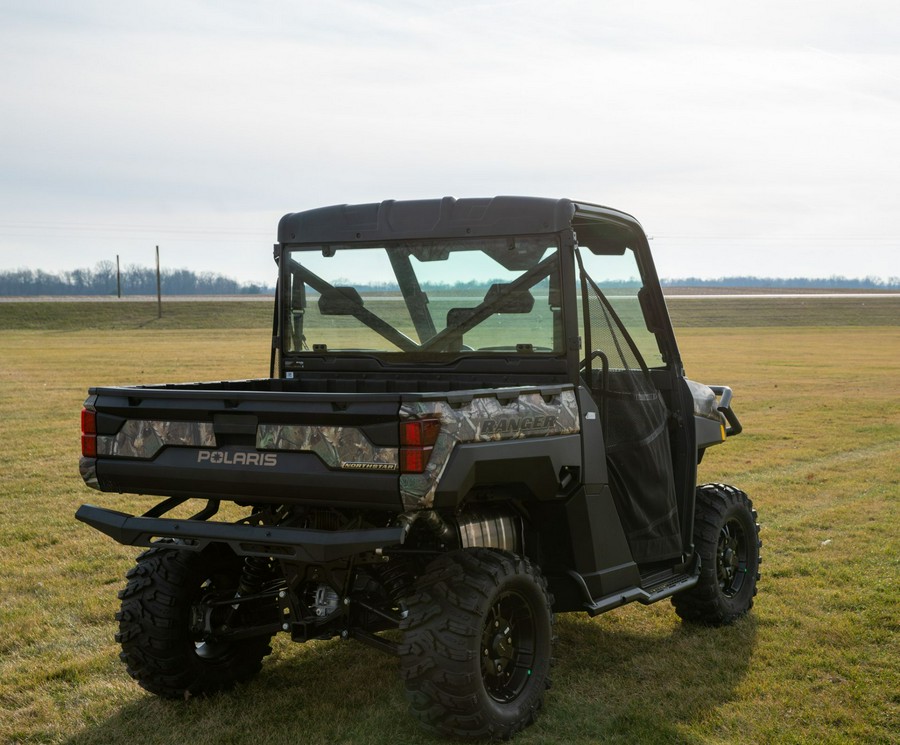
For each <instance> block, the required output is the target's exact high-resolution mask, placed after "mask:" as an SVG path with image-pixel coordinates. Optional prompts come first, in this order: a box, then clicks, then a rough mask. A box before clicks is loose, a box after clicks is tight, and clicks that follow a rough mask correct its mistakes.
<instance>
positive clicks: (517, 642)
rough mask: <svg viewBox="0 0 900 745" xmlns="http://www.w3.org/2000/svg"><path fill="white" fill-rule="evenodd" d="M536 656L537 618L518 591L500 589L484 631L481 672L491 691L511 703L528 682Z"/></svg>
mask: <svg viewBox="0 0 900 745" xmlns="http://www.w3.org/2000/svg"><path fill="white" fill-rule="evenodd" d="M534 660H535V618H534V613H533V611H532V609H531V606H530V605H529V604H528V602H527V601H526V600H525V598H524V597H522V595H520V594H519V593H517V592H504V593H501V594H500V595H499V596H498V597H497V598H496V600H495V601H494V604H493V605H492V606H491V608H490V610H489V611H488V614H487V617H486V619H485V624H484V631H483V632H482V635H481V672H482V677H483V680H484V687H485V690H486V691H487V693H488V695H489V696H490V697H491V698H492V699H494V701H498V702H500V703H508V702H510V701H513V700H514V699H515V698H517V697H518V696H519V694H521V693H522V691H523V690H524V689H525V687H526V686H527V685H528V681H529V679H530V678H531V674H532V670H533V669H534Z"/></svg>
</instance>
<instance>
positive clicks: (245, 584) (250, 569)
mask: <svg viewBox="0 0 900 745" xmlns="http://www.w3.org/2000/svg"><path fill="white" fill-rule="evenodd" d="M271 574H272V567H271V565H270V564H269V560H268V559H264V558H263V557H261V556H247V557H246V558H245V559H244V570H243V571H242V572H241V579H240V581H239V582H238V589H237V594H238V595H239V596H240V597H246V596H247V595H255V594H256V593H258V592H262V589H263V585H264V584H265V582H266V580H267V579H269V577H270V576H271Z"/></svg>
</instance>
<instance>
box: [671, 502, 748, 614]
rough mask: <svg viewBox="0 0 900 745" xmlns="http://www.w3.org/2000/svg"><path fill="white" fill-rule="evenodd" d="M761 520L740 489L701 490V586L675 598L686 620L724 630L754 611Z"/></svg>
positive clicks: (697, 530)
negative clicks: (758, 519)
mask: <svg viewBox="0 0 900 745" xmlns="http://www.w3.org/2000/svg"><path fill="white" fill-rule="evenodd" d="M756 520H757V514H756V510H754V509H753V503H752V502H751V501H750V499H749V498H748V497H747V495H746V494H745V493H744V492H742V491H741V490H740V489H735V488H734V487H733V486H726V485H724V484H704V485H703V486H699V487H697V503H696V508H695V513H694V548H695V550H696V551H697V553H698V554H699V556H700V581H699V582H698V583H697V584H696V585H694V586H693V587H692V588H690V589H689V590H685V591H683V592H680V593H678V594H677V595H675V596H673V598H672V605H674V606H675V612H676V613H677V614H678V615H679V616H681V618H683V619H684V620H686V621H692V622H694V623H701V624H705V625H708V626H723V625H726V624H730V623H733V622H734V621H736V620H737V619H738V618H740V617H741V616H743V615H744V614H746V613H747V611H749V610H750V608H752V607H753V598H754V597H755V596H756V583H757V580H759V564H760V555H759V553H760V549H761V548H762V541H760V540H759V524H758V523H757V521H756Z"/></svg>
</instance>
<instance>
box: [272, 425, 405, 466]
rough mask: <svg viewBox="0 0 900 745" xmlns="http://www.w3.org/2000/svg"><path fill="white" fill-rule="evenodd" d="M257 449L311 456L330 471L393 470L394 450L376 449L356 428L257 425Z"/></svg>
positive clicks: (395, 451)
mask: <svg viewBox="0 0 900 745" xmlns="http://www.w3.org/2000/svg"><path fill="white" fill-rule="evenodd" d="M256 447H257V449H259V450H289V451H295V452H308V453H315V454H316V455H317V456H319V458H321V459H322V462H323V463H325V465H327V466H329V467H330V468H343V469H346V470H359V471H396V470H397V468H398V465H397V461H398V455H397V448H390V447H387V448H385V447H377V446H375V445H373V444H372V442H371V441H370V440H369V438H368V437H366V435H365V434H364V433H363V432H362V431H361V430H359V429H357V428H356V427H317V426H307V425H302V424H260V425H259V427H257V429H256Z"/></svg>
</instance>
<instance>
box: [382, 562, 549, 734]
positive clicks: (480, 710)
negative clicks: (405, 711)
mask: <svg viewBox="0 0 900 745" xmlns="http://www.w3.org/2000/svg"><path fill="white" fill-rule="evenodd" d="M552 604H553V600H552V598H551V596H550V594H549V592H548V591H547V583H546V580H545V579H544V578H543V577H542V576H541V574H540V572H539V571H538V569H537V568H536V567H535V566H534V565H533V564H532V563H531V562H530V561H529V560H528V559H526V558H524V557H520V556H517V555H514V554H509V553H505V552H501V551H495V550H490V549H468V550H462V551H453V552H451V553H448V554H445V555H443V556H441V557H439V558H438V559H436V560H435V561H434V562H432V563H431V564H430V565H429V566H428V568H427V569H426V571H425V573H424V574H423V575H422V576H421V577H420V578H419V579H418V581H417V582H416V586H415V593H414V594H413V595H412V597H410V598H408V599H407V608H408V610H409V615H408V616H407V618H406V620H405V621H404V624H403V628H404V638H403V643H402V645H401V649H400V671H401V675H402V677H403V678H404V680H405V683H406V696H407V699H408V701H409V704H410V709H411V711H412V713H413V715H414V716H415V717H416V718H417V719H418V720H419V721H420V722H421V724H422V725H423V726H425V728H426V729H429V730H431V731H434V732H436V733H438V734H442V735H449V736H455V737H462V738H467V739H476V738H486V737H489V738H492V739H506V738H508V737H510V736H512V735H513V734H514V733H516V732H518V731H519V730H521V729H523V728H524V727H526V726H527V725H529V724H531V723H532V722H533V721H534V719H535V717H536V716H537V713H538V711H539V709H540V708H541V706H542V703H543V698H544V692H545V690H546V689H547V688H549V686H550V662H551V654H552V645H553V611H552Z"/></svg>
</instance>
